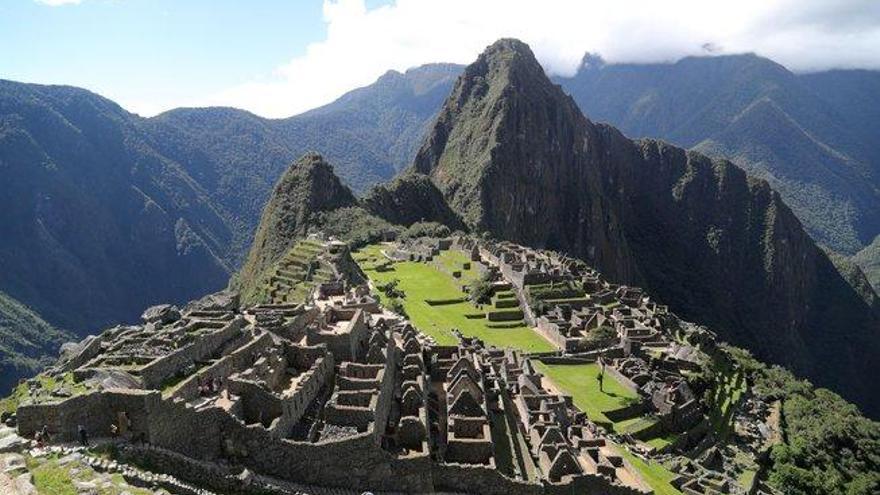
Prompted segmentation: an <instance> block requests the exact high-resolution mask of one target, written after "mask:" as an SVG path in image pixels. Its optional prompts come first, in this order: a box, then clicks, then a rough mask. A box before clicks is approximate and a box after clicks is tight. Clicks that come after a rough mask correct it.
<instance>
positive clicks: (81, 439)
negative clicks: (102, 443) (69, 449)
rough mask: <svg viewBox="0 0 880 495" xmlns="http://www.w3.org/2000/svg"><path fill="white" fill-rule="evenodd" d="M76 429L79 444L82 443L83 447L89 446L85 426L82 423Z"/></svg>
mask: <svg viewBox="0 0 880 495" xmlns="http://www.w3.org/2000/svg"><path fill="white" fill-rule="evenodd" d="M76 429H77V431H78V432H79V443H80V445H82V446H83V447H88V446H89V434H88V432H86V427H85V426H83V425H79V426H77V427H76Z"/></svg>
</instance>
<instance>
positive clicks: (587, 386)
mask: <svg viewBox="0 0 880 495" xmlns="http://www.w3.org/2000/svg"><path fill="white" fill-rule="evenodd" d="M537 368H538V371H540V372H541V373H543V374H544V375H545V376H546V377H547V378H549V379H550V380H552V381H553V383H555V384H556V385H557V386H558V387H559V388H561V389H562V390H563V391H564V392H565V393H566V394H569V395H571V396H572V398H573V399H574V404H575V405H576V406H577V407H578V408H580V410H581V411H583V412H585V413H587V417H588V418H590V419H591V420H593V421H595V422H598V423H612V424H613V421H611V420H610V419H608V417H607V416H605V411H610V410H613V409H619V408H621V407H624V406H627V405H629V404H632V403H633V401H636V400H638V398H639V397H638V395H636V394H635V393H634V392H631V391H630V390H628V389H626V388H624V386H623V385H621V384H620V383H619V382H618V381H617V380H615V379H614V377H612V376H611V375H609V374H608V373H606V374H605V381H604V383H603V386H602V390H599V379H598V377H599V365H598V364H596V363H589V364H544V363H542V362H537ZM622 423H624V422H622Z"/></svg>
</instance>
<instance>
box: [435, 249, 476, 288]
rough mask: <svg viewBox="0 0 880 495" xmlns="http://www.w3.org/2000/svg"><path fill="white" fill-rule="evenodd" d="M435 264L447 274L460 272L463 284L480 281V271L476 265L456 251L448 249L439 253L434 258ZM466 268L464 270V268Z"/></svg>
mask: <svg viewBox="0 0 880 495" xmlns="http://www.w3.org/2000/svg"><path fill="white" fill-rule="evenodd" d="M434 262H435V263H439V264H440V266H441V267H442V268H443V270H444V271H446V272H447V273H452V272H460V273H461V277H460V278H459V280H461V281H462V282H463V283H465V284H470V283H473V282H475V281H477V280H479V279H480V271H479V270H478V269H477V267H476V265H475V264H473V263H471V259H470V257H469V256H468V255H467V254H465V253H464V252H462V251H459V250H458V249H448V250H446V251H441V252H440V255H439V256H437V257H435V258H434ZM466 265H467V266H468V268H465V266H466Z"/></svg>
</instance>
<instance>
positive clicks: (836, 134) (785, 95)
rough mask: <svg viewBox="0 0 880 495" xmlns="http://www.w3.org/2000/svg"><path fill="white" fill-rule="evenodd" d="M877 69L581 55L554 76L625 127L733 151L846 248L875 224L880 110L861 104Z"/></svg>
mask: <svg viewBox="0 0 880 495" xmlns="http://www.w3.org/2000/svg"><path fill="white" fill-rule="evenodd" d="M872 76H873V77H872ZM878 79H880V77H878V75H877V73H873V72H870V71H861V72H858V71H832V72H827V73H822V74H821V75H795V74H793V73H791V72H789V71H788V70H787V69H785V68H784V67H782V66H781V65H779V64H776V63H774V62H772V61H770V60H767V59H765V58H761V57H758V56H755V55H734V56H719V57H690V58H685V59H683V60H680V61H678V62H676V63H674V64H606V63H604V62H603V61H602V60H601V59H600V58H598V57H595V56H587V57H585V59H584V63H583V64H582V67H581V68H580V70H579V71H578V73H577V74H576V75H575V76H573V77H571V78H557V82H559V83H560V84H562V86H563V87H564V88H565V90H566V91H567V92H569V93H570V94H571V95H572V96H573V97H574V99H575V101H577V103H578V105H579V106H580V107H581V109H582V110H583V111H584V113H585V114H586V115H588V116H590V118H592V119H594V120H598V121H605V122H609V123H611V124H612V125H615V126H617V127H619V128H620V129H621V130H622V131H623V132H624V133H626V134H627V135H629V136H634V137H648V136H650V137H657V138H661V139H667V140H669V141H671V142H673V143H675V144H678V145H681V146H684V147H689V148H690V147H694V148H695V149H697V150H700V151H703V152H706V153H708V154H710V155H712V156H723V157H726V158H729V159H733V160H736V162H737V163H738V164H740V165H742V166H743V167H744V168H745V169H746V170H747V171H748V172H749V173H751V174H753V175H755V176H757V177H761V178H763V179H766V180H767V181H768V182H769V183H770V185H771V186H773V187H774V189H777V190H778V191H779V192H780V193H781V194H782V196H783V198H784V199H785V200H786V202H787V203H788V204H789V205H790V206H791V207H792V209H793V210H794V211H795V213H796V214H797V215H798V217H799V218H800V219H801V220H802V221H803V222H804V223H805V225H806V227H807V230H808V231H809V233H810V234H811V235H812V236H813V237H814V238H815V239H816V240H817V241H819V242H820V243H823V244H827V245H828V246H830V247H831V248H833V249H835V250H837V251H840V252H843V253H847V254H852V253H854V252H855V251H857V250H858V249H860V248H861V247H862V246H864V245H865V244H867V243H869V242H870V241H871V240H872V239H873V237H874V236H875V235H876V234H877V232H880V175H878V172H880V155H878V153H877V148H878V147H877V145H876V144H874V141H875V140H874V139H872V138H870V136H875V135H876V133H877V131H878V126H880V120H878V119H877V117H878V116H877V115H876V112H874V113H872V111H871V110H862V109H861V108H863V107H864V108H872V107H871V103H872V99H873V100H874V102H876V99H877V98H878V97H880V96H878V95H880V92H877V91H876V90H877V89H878V88H880V85H878V84H877V83H876V80H878ZM838 87H842V88H846V90H845V91H837V90H836V89H835V88H838ZM874 108H876V107H874Z"/></svg>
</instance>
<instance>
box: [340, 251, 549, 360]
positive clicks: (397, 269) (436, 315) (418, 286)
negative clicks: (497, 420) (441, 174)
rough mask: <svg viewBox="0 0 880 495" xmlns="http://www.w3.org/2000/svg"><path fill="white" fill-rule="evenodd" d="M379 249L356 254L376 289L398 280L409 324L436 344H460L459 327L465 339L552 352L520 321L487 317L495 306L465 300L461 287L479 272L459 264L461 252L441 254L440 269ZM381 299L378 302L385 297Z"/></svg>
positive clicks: (356, 259) (544, 340)
mask: <svg viewBox="0 0 880 495" xmlns="http://www.w3.org/2000/svg"><path fill="white" fill-rule="evenodd" d="M381 249H382V246H380V245H371V246H367V247H365V248H363V249H361V250H360V251H357V252H355V253H354V259H355V261H357V262H358V264H359V265H360V266H361V269H363V270H364V273H366V275H367V276H368V277H369V278H370V280H371V281H372V282H373V285H374V286H380V285H384V284H387V283H389V282H391V281H393V280H397V281H398V285H397V288H398V289H399V290H401V291H403V293H404V295H405V297H404V298H403V300H402V303H403V307H404V310H405V311H406V313H407V316H408V317H409V319H410V321H411V322H412V323H413V325H415V326H416V328H418V329H419V330H421V331H422V332H424V333H425V334H427V335H430V336H432V337H434V339H436V341H437V343H438V344H441V345H455V344H456V343H457V342H458V340H457V339H456V338H455V336H454V335H453V334H452V329H458V330H459V331H460V332H461V333H462V334H464V335H465V336H468V337H476V338H479V339H481V340H483V341H484V342H485V343H486V344H487V345H494V346H496V347H500V348H508V347H509V348H514V349H519V350H522V351H526V352H546V351H552V350H554V348H553V346H552V344H550V342H548V341H547V340H546V339H544V338H543V337H541V336H540V335H538V334H537V333H535V332H534V331H533V330H532V329H531V328H529V327H528V326H526V325H525V324H524V323H523V322H522V321H521V320H520V321H518V322H517V321H514V322H506V321H505V322H492V321H490V320H489V319H488V318H487V316H486V312H487V311H492V310H493V308H492V307H490V308H488V309H485V308H484V309H480V308H478V307H477V306H475V305H474V304H473V303H471V302H470V301H468V300H467V294H466V293H465V292H464V291H463V290H462V286H463V285H466V283H467V282H466V280H467V279H468V278H470V279H471V280H472V279H473V277H476V276H477V272H476V269H475V268H471V269H470V271H469V270H464V269H463V267H462V266H461V265H463V263H465V262H468V261H469V260H468V258H467V257H466V256H465V255H464V254H463V253H461V252H459V251H455V250H450V251H448V252H444V253H442V254H446V256H442V255H441V256H439V257H438V258H439V259H438V260H437V262H438V263H441V264H442V266H443V269H442V270H441V269H439V268H438V267H436V266H435V265H433V264H430V263H419V262H412V261H406V262H392V261H390V260H388V259H387V258H385V257H384V255H383V254H382V253H381ZM454 253H459V254H460V255H461V257H459V256H458V255H457V254H454ZM452 271H461V272H462V278H460V279H456V278H454V277H453V276H452V275H451V273H452ZM463 279H464V280H463ZM377 295H378V296H379V298H380V300H381V299H382V298H384V295H383V294H377ZM428 301H431V302H432V303H431V304H429V302H428Z"/></svg>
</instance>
